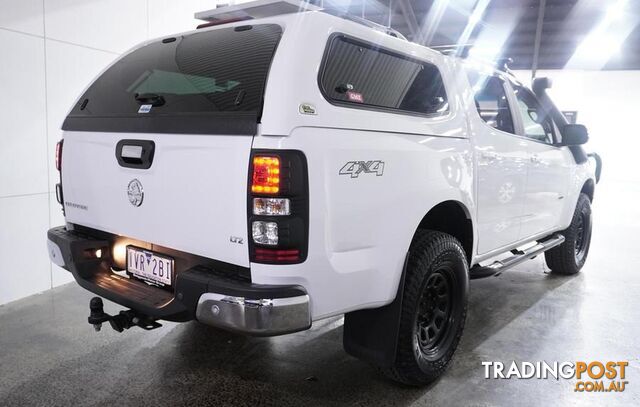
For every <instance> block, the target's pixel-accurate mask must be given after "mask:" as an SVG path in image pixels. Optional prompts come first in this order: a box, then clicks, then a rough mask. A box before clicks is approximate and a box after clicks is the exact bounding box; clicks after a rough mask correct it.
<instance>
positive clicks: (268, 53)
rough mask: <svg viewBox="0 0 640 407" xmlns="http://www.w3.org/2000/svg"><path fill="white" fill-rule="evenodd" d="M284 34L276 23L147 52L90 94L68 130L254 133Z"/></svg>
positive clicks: (170, 41)
mask: <svg viewBox="0 0 640 407" xmlns="http://www.w3.org/2000/svg"><path fill="white" fill-rule="evenodd" d="M281 35H282V29H281V28H280V26H278V25H276V24H262V25H255V26H250V25H247V26H239V27H230V28H222V29H216V30H209V31H203V32H197V33H194V34H188V35H184V36H179V37H175V38H174V37H171V38H165V39H164V40H162V41H157V42H154V43H151V44H148V45H146V46H143V47H141V48H139V49H137V50H135V51H133V52H131V53H130V54H128V55H126V56H124V57H123V58H122V59H120V60H119V61H118V62H116V63H115V64H114V65H113V66H111V67H110V68H109V69H108V70H107V71H106V72H104V73H103V74H102V75H101V76H100V77H99V78H98V79H97V80H96V81H95V82H94V83H93V84H92V85H91V86H90V87H89V89H88V90H87V91H86V93H85V94H84V95H83V96H82V97H81V98H80V99H79V101H78V103H77V104H76V105H75V106H74V108H73V110H72V111H71V113H70V114H69V116H68V117H67V120H66V121H65V123H64V125H63V129H65V130H84V131H125V132H136V131H138V132H146V131H148V132H170V133H213V134H215V133H223V132H226V133H231V134H233V133H237V134H244V133H251V132H252V131H254V130H255V127H256V125H257V121H258V118H259V115H260V110H261V108H262V98H263V93H264V87H265V82H266V79H267V75H268V71H269V66H270V65H271V60H272V58H273V54H274V52H275V49H276V46H277V44H278V41H279V40H280V37H281Z"/></svg>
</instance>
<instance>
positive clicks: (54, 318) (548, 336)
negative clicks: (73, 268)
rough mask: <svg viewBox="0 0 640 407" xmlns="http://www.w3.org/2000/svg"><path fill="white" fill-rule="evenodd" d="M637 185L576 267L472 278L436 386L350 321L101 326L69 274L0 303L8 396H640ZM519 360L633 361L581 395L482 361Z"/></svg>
mask: <svg viewBox="0 0 640 407" xmlns="http://www.w3.org/2000/svg"><path fill="white" fill-rule="evenodd" d="M634 188H635V189H634ZM639 188H640V186H639V185H637V184H628V183H626V184H610V185H606V184H604V185H601V186H600V189H599V191H598V192H597V193H596V202H595V208H594V211H595V214H596V215H595V230H594V237H593V244H592V248H591V253H590V257H589V260H588V262H587V265H586V267H585V269H584V270H583V273H581V274H580V275H578V276H575V277H555V276H552V275H549V274H546V273H545V270H546V269H545V267H544V265H543V261H542V259H540V258H537V259H535V260H534V261H531V262H528V263H525V264H523V265H521V266H519V267H517V268H515V269H513V270H511V271H508V272H506V273H505V274H503V275H501V276H499V277H492V278H488V279H484V280H477V281H473V282H472V283H471V297H470V302H469V310H470V312H469V316H468V319H467V328H466V331H465V334H464V336H463V340H462V343H461V346H460V348H459V349H458V352H457V354H456V358H455V359H454V362H453V364H452V365H451V368H450V369H449V371H448V372H447V373H446V375H445V376H444V377H443V378H442V379H441V380H440V381H438V382H437V383H435V384H434V385H433V386H431V388H429V389H413V388H406V387H402V386H397V385H395V384H393V383H391V382H389V381H387V380H385V379H384V378H382V377H381V376H380V375H379V374H378V373H377V372H376V371H375V370H374V369H373V368H371V367H369V366H368V365H366V364H364V363H362V362H360V361H358V360H356V359H354V358H352V357H350V356H347V355H346V354H345V353H344V352H343V351H342V344H341V336H342V335H341V333H342V326H341V324H342V323H341V320H340V319H333V320H327V321H322V322H319V323H317V324H315V325H314V328H313V329H311V330H310V331H307V332H302V333H299V334H295V335H291V336H284V337H279V338H271V339H268V338H267V339H264V338H263V339H260V338H245V337H240V336H236V335H233V334H229V333H225V332H222V331H218V330H215V329H212V328H209V327H206V326H203V325H200V324H198V323H195V322H191V323H187V324H182V325H177V324H171V323H168V324H165V326H164V327H162V328H161V329H158V330H155V331H151V332H143V331H141V330H131V331H129V332H126V333H124V334H118V333H116V332H114V331H112V330H110V329H103V331H102V332H100V333H95V332H94V331H93V329H92V328H91V327H90V326H89V325H88V324H87V323H86V322H85V321H86V318H87V315H88V301H89V298H90V297H91V295H90V294H89V293H87V292H85V291H84V290H82V289H81V288H79V287H78V286H76V285H75V284H70V285H66V286H63V287H60V288H56V289H54V290H51V291H48V292H45V293H44V294H40V295H35V296H32V297H30V298H27V299H24V300H20V301H17V302H14V303H11V304H9V305H6V306H3V307H0V405H65V406H66V405H71V404H73V405H87V404H102V405H114V404H116V403H118V404H122V405H141V404H149V405H156V406H161V405H172V406H173V405H179V404H184V405H189V406H197V405H278V406H284V405H296V406H300V405H341V404H350V405H440V404H448V405H473V406H490V405H531V404H549V405H571V404H580V405H584V404H606V405H616V404H620V405H623V404H625V405H640V392H639V391H638V386H640V381H638V380H637V378H638V377H640V374H639V373H640V372H639V370H640V369H639V368H638V366H639V361H640V359H639V357H640V352H639V350H640V346H639V345H638V344H637V338H638V337H640V324H638V317H637V316H638V309H640V296H638V291H639V290H640V276H639V274H638V270H637V264H638V263H639V261H640V250H638V248H637V244H636V243H637V242H638V240H637V236H638V230H639V228H638V226H637V224H638V219H640V208H639V207H638V206H637V205H619V203H622V202H637V199H636V200H635V201H634V198H635V197H638V196H640V189H639ZM3 272H5V271H3ZM116 309H117V308H116V307H115V306H113V304H109V306H107V311H115V310H116ZM511 360H517V361H532V362H535V361H542V360H545V361H547V362H552V361H560V362H562V361H576V360H587V361H591V360H627V361H629V363H630V365H629V368H628V369H627V380H628V381H629V384H628V388H627V390H626V391H625V392H624V393H621V394H614V393H602V394H585V393H576V392H574V390H573V386H574V384H575V380H559V381H556V380H536V379H531V380H516V379H512V380H487V379H484V373H483V367H482V365H481V362H482V361H502V362H509V363H510V361H511Z"/></svg>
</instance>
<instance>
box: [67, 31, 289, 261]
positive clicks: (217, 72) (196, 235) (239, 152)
mask: <svg viewBox="0 0 640 407" xmlns="http://www.w3.org/2000/svg"><path fill="white" fill-rule="evenodd" d="M281 35H282V28H281V27H280V26H278V25H275V24H256V25H243V26H238V27H234V26H226V25H225V26H221V27H216V28H214V29H205V30H201V31H196V32H191V33H185V34H180V35H177V36H175V37H168V38H164V39H161V40H154V41H150V42H148V43H146V44H144V45H142V46H140V47H138V48H136V49H134V50H132V51H131V52H129V53H128V54H126V55H124V56H123V57H121V58H120V59H118V60H117V61H116V62H114V64H113V65H111V66H110V67H109V68H108V69H107V70H105V72H103V73H102V74H101V75H100V76H99V77H98V78H97V79H96V80H95V81H94V82H93V83H92V84H91V85H90V86H89V88H88V89H87V90H86V91H85V93H84V94H83V95H82V96H81V97H80V99H79V100H78V101H77V103H76V104H75V106H74V107H73V108H72V109H71V112H70V113H69V115H68V116H67V118H66V120H65V122H64V123H63V130H64V148H63V151H62V162H63V164H62V189H63V196H64V206H65V210H66V217H67V221H68V222H70V223H75V224H80V225H83V226H88V227H91V228H95V229H99V230H103V231H107V232H111V233H115V234H120V235H124V236H127V237H130V238H133V239H139V240H143V241H146V242H148V243H151V244H157V245H161V246H166V247H169V248H173V249H176V250H180V251H184V252H188V253H193V254H197V255H200V256H204V257H208V258H213V259H216V260H221V261H224V262H227V263H232V264H236V265H241V266H245V267H248V266H249V258H248V256H249V255H248V250H247V233H248V232H247V178H248V170H249V155H250V153H251V144H252V140H253V136H254V135H255V134H257V131H258V123H259V121H260V112H261V109H262V103H263V96H264V88H265V84H266V80H267V76H268V72H269V67H270V65H271V60H272V58H273V56H274V53H275V50H276V47H277V44H278V42H279V40H280V37H281ZM151 148H152V149H153V154H150V149H151ZM141 151H144V153H142V156H141V157H140V152H141ZM136 155H137V156H136ZM136 159H142V160H143V161H145V162H144V163H143V164H144V165H131V164H132V163H135V160H136ZM127 160H129V162H127Z"/></svg>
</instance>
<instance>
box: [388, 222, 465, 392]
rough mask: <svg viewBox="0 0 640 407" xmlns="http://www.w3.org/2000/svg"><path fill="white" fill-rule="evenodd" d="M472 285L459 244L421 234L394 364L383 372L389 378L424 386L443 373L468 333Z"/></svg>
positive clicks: (426, 232) (408, 273)
mask: <svg viewBox="0 0 640 407" xmlns="http://www.w3.org/2000/svg"><path fill="white" fill-rule="evenodd" d="M468 281H469V280H468V265H467V260H466V257H465V253H464V250H463V249H462V245H461V244H460V242H458V240H456V239H455V238H454V237H452V236H450V235H448V234H445V233H441V232H435V231H429V230H422V231H419V232H418V234H417V236H416V238H415V241H414V243H413V244H412V246H411V249H410V254H409V260H408V263H407V270H406V277H405V286H404V291H403V298H402V311H401V315H400V327H399V329H400V331H399V335H398V344H397V350H396V357H395V363H394V365H393V366H392V367H391V368H387V369H385V370H384V372H385V374H386V375H387V376H389V377H390V378H392V379H394V380H396V381H400V382H402V383H405V384H409V385H415V386H419V385H425V384H427V383H429V382H432V381H433V380H435V379H436V378H438V377H439V376H440V375H441V374H442V373H443V372H444V370H445V369H446V367H447V365H448V364H449V362H450V361H451V359H452V357H453V354H454V352H455V350H456V348H457V346H458V343H459V342H460V338H461V336H462V331H463V329H464V322H465V318H466V313H467V293H468V286H469V282H468Z"/></svg>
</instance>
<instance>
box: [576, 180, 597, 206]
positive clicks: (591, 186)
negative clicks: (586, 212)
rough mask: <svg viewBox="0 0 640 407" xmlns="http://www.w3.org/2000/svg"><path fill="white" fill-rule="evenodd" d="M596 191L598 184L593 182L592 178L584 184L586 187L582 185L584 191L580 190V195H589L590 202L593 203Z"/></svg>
mask: <svg viewBox="0 0 640 407" xmlns="http://www.w3.org/2000/svg"><path fill="white" fill-rule="evenodd" d="M595 189H596V183H595V182H594V181H593V179H592V178H589V179H588V180H586V181H585V182H584V185H582V189H580V193H582V194H585V195H587V196H588V197H589V201H591V202H593V194H594V192H595Z"/></svg>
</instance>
